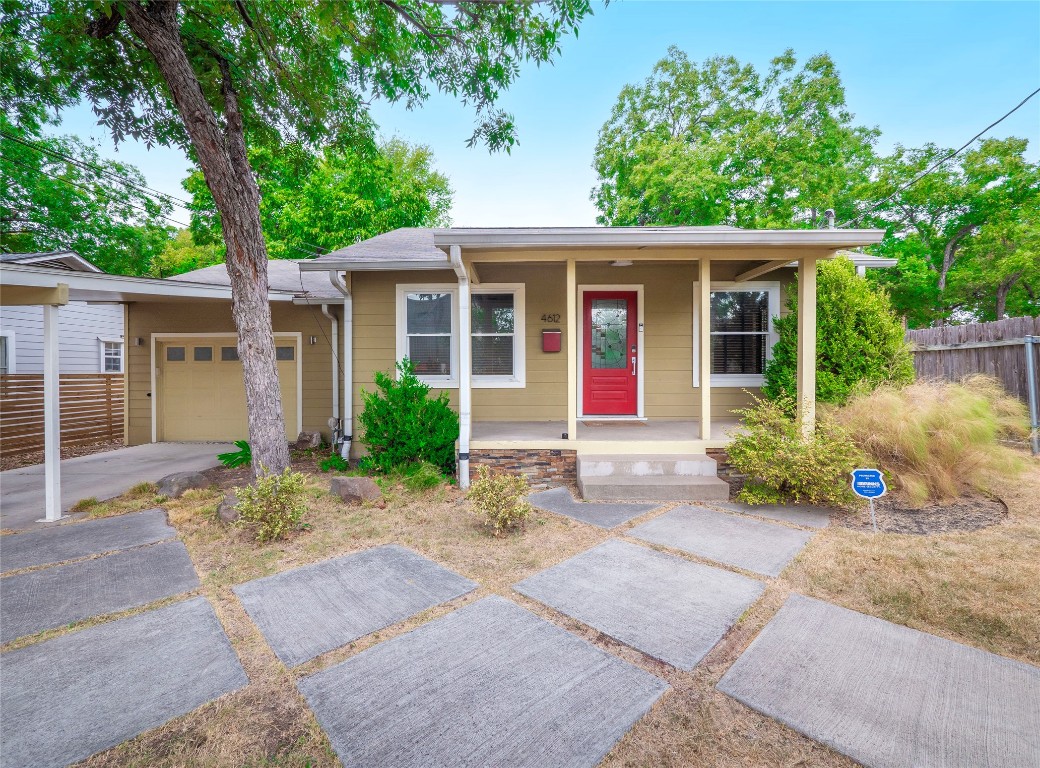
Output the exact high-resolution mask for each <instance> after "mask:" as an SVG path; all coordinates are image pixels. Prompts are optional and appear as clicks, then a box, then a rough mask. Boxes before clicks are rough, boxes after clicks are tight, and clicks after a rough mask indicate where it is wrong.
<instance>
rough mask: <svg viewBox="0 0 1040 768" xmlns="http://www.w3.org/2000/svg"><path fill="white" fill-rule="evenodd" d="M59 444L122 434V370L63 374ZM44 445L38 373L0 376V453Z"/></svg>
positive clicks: (38, 448)
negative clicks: (120, 371) (118, 371)
mask: <svg viewBox="0 0 1040 768" xmlns="http://www.w3.org/2000/svg"><path fill="white" fill-rule="evenodd" d="M59 381H60V390H59V391H60V398H61V444H62V445H85V444H88V443H96V442H100V441H102V440H118V439H120V438H122V437H123V418H124V407H123V405H124V404H123V374H121V373H63V374H61V377H60V379H59ZM42 448H43V375H42V374H38V373H5V374H0V456H5V457H6V456H12V455H16V454H19V453H24V452H27V451H38V450H40V449H42Z"/></svg>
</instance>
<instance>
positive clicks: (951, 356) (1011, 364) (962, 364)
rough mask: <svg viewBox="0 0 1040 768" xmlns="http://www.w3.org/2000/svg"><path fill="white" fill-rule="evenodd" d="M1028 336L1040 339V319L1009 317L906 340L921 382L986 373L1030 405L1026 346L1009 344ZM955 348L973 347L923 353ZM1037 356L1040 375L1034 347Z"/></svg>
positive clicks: (927, 331)
mask: <svg viewBox="0 0 1040 768" xmlns="http://www.w3.org/2000/svg"><path fill="white" fill-rule="evenodd" d="M1026 336H1040V318H1037V317H1009V318H1006V319H1004V320H997V321H995V322H992V323H974V324H972V325H947V326H943V327H941V328H921V329H919V330H916V331H907V334H906V340H907V341H908V342H910V344H911V346H912V347H913V348H914V368H915V370H916V371H917V377H918V378H919V379H947V380H949V381H957V380H959V379H962V378H964V377H965V376H969V375H971V374H973V373H984V374H987V375H989V376H993V377H995V378H997V379H999V380H1000V381H1002V382H1003V383H1004V387H1005V389H1007V391H1008V392H1010V393H1011V394H1013V395H1015V396H1016V397H1017V398H1019V399H1020V400H1022V401H1023V402H1028V398H1029V390H1028V385H1027V384H1026V348H1025V345H1024V344H1018V343H1007V342H1012V341H1014V340H1017V339H1023V338H1024V337H1026ZM1001 342H1005V343H1001ZM952 344H971V345H972V346H969V347H965V348H962V349H922V347H931V346H947V345H952ZM1033 354H1034V356H1035V358H1036V362H1037V365H1038V368H1037V370H1038V371H1040V345H1035V344H1034V345H1033Z"/></svg>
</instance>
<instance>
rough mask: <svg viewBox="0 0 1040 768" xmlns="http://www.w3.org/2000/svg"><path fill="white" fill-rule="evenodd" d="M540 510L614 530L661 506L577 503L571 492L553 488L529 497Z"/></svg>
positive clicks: (594, 502) (597, 502)
mask: <svg viewBox="0 0 1040 768" xmlns="http://www.w3.org/2000/svg"><path fill="white" fill-rule="evenodd" d="M527 500H528V501H529V502H531V503H532V504H533V505H534V506H536V507H538V509H544V510H546V511H548V512H555V513H556V514H558V515H565V516H567V517H570V518H573V519H575V520H580V521H581V522H583V523H589V524H591V525H596V526H599V527H600V528H613V527H614V526H616V525H621V524H622V523H627V522H628V521H629V520H632V519H633V518H636V517H639V516H640V515H644V514H646V513H647V512H649V511H650V510H651V509H656V508H657V507H659V506H661V505H660V504H618V503H606V502H601V501H575V500H574V497H573V496H571V492H570V491H568V490H567V489H566V488H552V489H550V490H548V491H539V492H537V493H532V494H530V495H529V496H528V497H527Z"/></svg>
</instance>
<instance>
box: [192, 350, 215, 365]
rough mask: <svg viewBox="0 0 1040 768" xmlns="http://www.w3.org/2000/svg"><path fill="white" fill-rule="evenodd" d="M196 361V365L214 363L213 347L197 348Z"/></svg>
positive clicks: (195, 352)
mask: <svg viewBox="0 0 1040 768" xmlns="http://www.w3.org/2000/svg"><path fill="white" fill-rule="evenodd" d="M194 359H195V362H196V363H209V362H212V361H213V347H195V351H194Z"/></svg>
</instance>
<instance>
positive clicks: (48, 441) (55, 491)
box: [43, 304, 61, 522]
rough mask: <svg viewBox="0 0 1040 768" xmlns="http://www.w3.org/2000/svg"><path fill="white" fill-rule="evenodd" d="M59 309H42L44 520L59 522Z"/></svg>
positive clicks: (52, 306)
mask: <svg viewBox="0 0 1040 768" xmlns="http://www.w3.org/2000/svg"><path fill="white" fill-rule="evenodd" d="M59 359H60V358H59V356H58V307H57V306H56V305H53V304H45V305H44V306H43V444H44V449H43V450H44V476H43V477H44V480H43V498H44V510H45V517H44V521H46V522H54V521H56V520H60V519H61V400H60V397H61V395H60V391H59V380H58V376H59V374H60V363H59Z"/></svg>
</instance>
